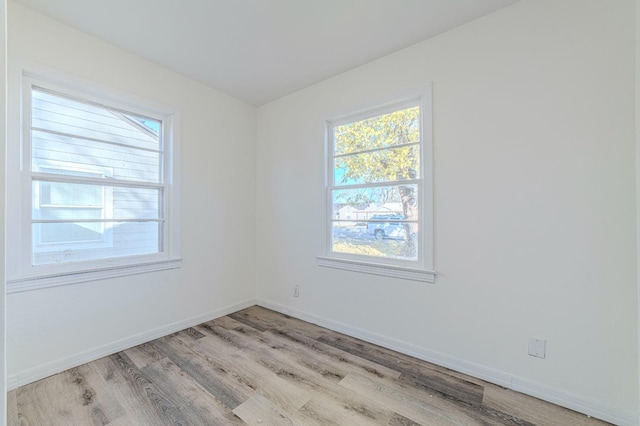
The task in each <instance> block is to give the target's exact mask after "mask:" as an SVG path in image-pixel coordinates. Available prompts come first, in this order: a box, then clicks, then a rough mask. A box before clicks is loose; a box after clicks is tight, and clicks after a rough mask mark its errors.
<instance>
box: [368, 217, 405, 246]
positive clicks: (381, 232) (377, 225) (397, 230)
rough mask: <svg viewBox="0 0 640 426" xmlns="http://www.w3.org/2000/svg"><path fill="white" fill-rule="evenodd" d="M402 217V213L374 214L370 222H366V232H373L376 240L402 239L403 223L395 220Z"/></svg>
mask: <svg viewBox="0 0 640 426" xmlns="http://www.w3.org/2000/svg"><path fill="white" fill-rule="evenodd" d="M403 219H404V217H403V216H402V215H396V214H375V215H373V216H371V219H370V220H371V222H369V223H367V232H368V233H369V234H373V236H375V237H376V239H378V240H381V239H383V238H393V239H403V238H404V224H403V223H401V222H396V221H399V220H403Z"/></svg>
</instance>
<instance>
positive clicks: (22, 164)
mask: <svg viewBox="0 0 640 426" xmlns="http://www.w3.org/2000/svg"><path fill="white" fill-rule="evenodd" d="M16 62H17V64H16V65H14V66H13V67H12V68H11V69H10V70H9V71H10V74H9V82H10V84H9V102H10V106H11V107H10V108H9V117H8V118H9V121H8V144H7V182H8V185H7V200H8V203H9V204H10V205H12V206H13V207H12V208H11V209H10V210H9V211H8V212H7V225H8V226H7V244H8V245H9V246H10V247H12V250H8V251H7V292H8V293H14V292H20V291H28V290H34V289H40V288H47V287H54V286H59V285H67V284H75V283H80V282H87V281H94V280H100V279H105V278H113V277H119V276H127V275H132V274H138V273H144V272H151V271H159V270H165V269H173V268H177V267H180V265H181V258H180V217H179V212H180V209H179V199H180V197H179V181H178V177H179V164H180V155H179V144H178V140H177V135H178V134H179V126H178V123H179V112H178V111H177V110H176V109H174V108H171V107H167V106H165V105H161V104H159V103H156V102H154V101H150V100H147V99H141V98H139V97H136V96H134V95H131V94H128V93H123V92H119V91H117V90H114V89H112V88H108V87H104V86H101V85H98V84H96V83H93V82H88V81H84V80H81V79H79V78H76V77H73V76H69V75H67V74H66V73H64V72H60V71H57V70H53V69H49V68H44V67H41V66H38V65H33V64H25V63H23V62H22V61H19V60H17V61H16ZM33 87H39V88H43V89H45V90H51V91H53V92H56V93H59V94H62V95H64V96H68V97H70V98H75V99H77V100H80V101H83V102H88V103H93V104H98V105H103V106H108V107H109V108H114V109H116V110H119V111H123V112H126V113H131V114H136V115H140V116H144V117H149V118H152V119H156V120H159V121H160V122H161V123H162V134H163V151H164V155H163V158H162V163H161V167H160V168H161V170H160V176H161V184H162V186H163V190H162V197H161V200H160V203H162V209H163V211H164V217H163V218H162V220H163V221H164V222H163V223H164V225H163V226H164V231H163V232H160V231H159V237H160V238H163V243H162V248H163V250H162V251H160V252H158V253H153V254H145V255H135V256H126V257H111V258H101V259H96V260H84V261H78V262H65V263H54V264H44V265H33V264H32V263H33V245H32V239H33V238H34V235H32V233H33V231H32V216H31V215H32V208H33V204H32V203H33V202H35V200H34V198H33V197H34V193H33V192H32V191H33V189H32V188H33V182H34V175H37V174H38V172H37V171H36V170H32V167H31V162H32V158H31V149H32V146H31V145H32V144H31V90H32V88H33ZM87 179H88V180H91V179H90V178H87ZM80 180H82V178H80ZM103 183H104V184H108V183H109V182H108V181H106V182H103ZM105 188H106V189H107V191H108V190H109V187H108V186H105ZM105 207H106V208H108V206H105ZM107 239H108V236H107ZM106 243H108V241H107V242H106Z"/></svg>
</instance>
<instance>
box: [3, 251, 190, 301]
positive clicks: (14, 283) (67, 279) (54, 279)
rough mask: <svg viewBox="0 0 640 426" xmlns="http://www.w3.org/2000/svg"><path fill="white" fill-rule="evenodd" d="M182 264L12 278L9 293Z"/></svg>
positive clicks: (175, 261)
mask: <svg viewBox="0 0 640 426" xmlns="http://www.w3.org/2000/svg"><path fill="white" fill-rule="evenodd" d="M181 264H182V259H171V260H163V261H159V262H149V263H141V264H137V265H130V266H118V267H112V268H103V269H92V270H88V271H78V272H70V273H65V274H59V275H46V276H39V277H27V278H18V279H11V280H8V281H7V294H10V293H20V292H23V291H31V290H39V289H43V288H49V287H58V286H64V285H71V284H77V283H84V282H89V281H97V280H104V279H108V278H117V277H124V276H127V275H136V274H143V273H146V272H156V271H164V270H167V269H175V268H179V267H180V265H181Z"/></svg>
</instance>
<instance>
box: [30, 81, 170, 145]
mask: <svg viewBox="0 0 640 426" xmlns="http://www.w3.org/2000/svg"><path fill="white" fill-rule="evenodd" d="M31 93H32V101H31V102H32V106H31V113H32V117H31V126H32V127H33V128H36V129H43V130H45V131H47V132H49V133H63V134H67V135H75V136H77V137H80V138H88V139H98V140H101V141H106V142H112V143H118V144H124V145H129V146H133V147H139V148H146V149H152V150H156V151H159V150H160V148H161V146H160V132H159V128H160V126H159V123H160V122H159V121H157V120H151V119H147V121H148V123H146V122H145V123H142V122H141V121H140V120H139V119H136V118H135V117H132V116H131V115H128V114H123V113H121V112H118V111H116V110H112V109H109V108H106V107H103V106H99V105H94V104H91V103H88V102H82V101H79V100H75V99H72V98H67V97H65V96H61V95H58V94H54V93H51V92H48V91H44V90H41V89H38V88H34V89H33V90H32V92H31ZM154 121H155V124H154V123H153V122H154ZM156 126H157V127H158V130H157V131H156V130H155V129H154V128H155V127H156Z"/></svg>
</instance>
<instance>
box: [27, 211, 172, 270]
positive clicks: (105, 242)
mask: <svg viewBox="0 0 640 426" xmlns="http://www.w3.org/2000/svg"><path fill="white" fill-rule="evenodd" d="M32 227H33V235H34V239H33V264H34V265H43V264H52V263H64V262H77V261H83V260H95V259H104V258H114V257H124V256H134V255H143V254H152V253H158V252H160V251H161V250H162V248H161V247H160V241H161V240H160V235H161V228H162V224H161V223H159V222H106V223H95V222H82V221H77V222H73V223H35V224H33V225H32Z"/></svg>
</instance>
